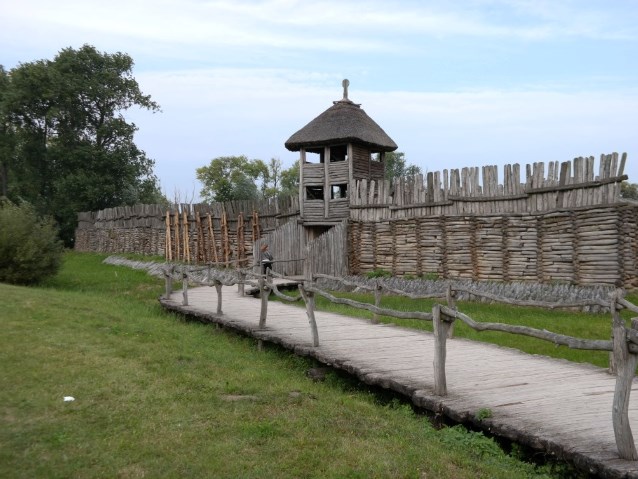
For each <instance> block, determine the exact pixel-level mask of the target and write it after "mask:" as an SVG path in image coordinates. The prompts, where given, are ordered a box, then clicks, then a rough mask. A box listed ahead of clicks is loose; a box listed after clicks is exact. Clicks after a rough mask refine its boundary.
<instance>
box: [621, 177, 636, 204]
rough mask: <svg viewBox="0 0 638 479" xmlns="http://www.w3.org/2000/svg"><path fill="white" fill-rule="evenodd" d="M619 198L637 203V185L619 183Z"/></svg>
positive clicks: (625, 182)
mask: <svg viewBox="0 0 638 479" xmlns="http://www.w3.org/2000/svg"><path fill="white" fill-rule="evenodd" d="M620 197H621V198H624V199H626V200H637V201H638V183H629V182H628V181H623V182H622V183H620Z"/></svg>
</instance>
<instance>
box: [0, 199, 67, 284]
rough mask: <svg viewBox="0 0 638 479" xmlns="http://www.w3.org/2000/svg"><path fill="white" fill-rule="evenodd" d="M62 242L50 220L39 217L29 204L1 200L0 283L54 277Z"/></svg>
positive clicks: (36, 280)
mask: <svg viewBox="0 0 638 479" xmlns="http://www.w3.org/2000/svg"><path fill="white" fill-rule="evenodd" d="M61 260H62V243H61V242H60V240H59V239H58V234H57V230H56V228H55V225H54V224H53V221H52V220H51V219H48V218H40V217H38V215H37V214H36V213H35V210H34V209H33V207H32V206H31V205H29V204H28V203H23V204H21V205H19V206H18V205H15V204H13V203H11V202H9V201H6V200H4V201H2V200H1V199H0V282H3V283H13V284H23V285H29V284H35V283H38V282H40V281H42V280H43V279H45V278H47V277H49V276H53V275H54V274H55V273H56V272H57V271H58V268H59V267H60V262H61Z"/></svg>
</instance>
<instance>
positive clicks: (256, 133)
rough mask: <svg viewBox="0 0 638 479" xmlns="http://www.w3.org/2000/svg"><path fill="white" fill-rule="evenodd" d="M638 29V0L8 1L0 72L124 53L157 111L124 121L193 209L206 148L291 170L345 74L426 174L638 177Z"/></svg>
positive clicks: (1, 6) (0, 8)
mask: <svg viewBox="0 0 638 479" xmlns="http://www.w3.org/2000/svg"><path fill="white" fill-rule="evenodd" d="M636 25H638V1H637V0H520V1H516V0H456V1H454V2H450V1H447V0H433V1H427V0H424V1H417V0H402V1H392V2H389V1H377V0H362V1H357V0H326V1H308V0H306V1H301V0H299V1H298V0H265V1H242V0H219V1H214V0H213V1H207V0H180V1H169V0H110V1H109V2H105V1H96V0H58V1H55V2H51V1H50V0H46V1H45V0H21V1H19V2H17V1H15V0H0V64H1V65H3V66H4V67H5V68H6V69H11V68H13V67H15V66H17V65H18V64H19V63H27V62H31V61H36V60H40V59H53V58H54V57H55V55H56V54H57V53H58V52H59V51H60V50H62V49H63V48H68V47H72V48H76V49H78V48H80V47H81V46H82V45H84V44H89V45H93V46H94V47H96V48H97V49H98V50H100V51H101V52H105V53H115V52H123V53H127V54H128V55H130V56H131V57H132V58H133V60H134V61H135V67H134V70H133V75H134V77H135V78H136V79H137V81H138V83H139V84H140V87H141V89H142V91H143V92H144V93H146V94H150V95H151V97H152V99H153V100H155V101H156V102H158V103H159V104H160V106H161V109H162V111H161V112H160V113H155V114H151V113H149V112H146V111H144V110H137V109H134V110H129V111H128V112H126V114H125V116H126V118H127V119H129V120H130V121H132V122H134V123H135V124H136V125H137V127H138V128H139V131H138V132H137V134H136V144H137V145H138V146H139V147H140V148H141V149H143V150H144V151H145V152H146V153H147V155H148V156H149V157H150V158H152V159H154V160H155V174H156V175H157V176H158V178H159V180H160V182H161V187H162V190H163V191H164V193H165V194H166V195H167V196H168V198H169V199H179V200H180V201H185V202H191V201H195V202H196V201H198V200H199V192H200V190H201V188H202V185H201V184H200V183H199V182H198V181H197V179H196V169H197V168H199V167H202V166H206V165H208V164H209V163H210V161H211V160H212V159H213V158H216V157H220V156H231V155H246V156H247V157H248V158H250V159H256V158H259V159H262V160H264V161H268V160H270V159H271V158H278V159H280V160H281V162H282V164H283V166H284V167H289V166H291V165H292V164H293V162H294V161H295V160H297V159H298V157H299V154H298V153H297V152H290V151H288V150H286V148H285V147H284V143H285V142H286V140H287V139H288V138H289V137H290V136H291V135H292V134H293V133H295V132H296V131H297V130H299V129H300V128H302V127H304V126H305V125H306V124H307V123H308V122H310V121H311V120H312V119H314V118H315V117H316V116H318V115H319V114H320V113H322V112H323V111H325V110H326V109H327V108H329V107H330V106H332V102H333V101H334V100H339V99H341V97H342V96H343V90H342V86H341V82H342V80H343V79H344V78H347V79H349V81H350V87H349V98H350V99H351V100H353V101H354V102H355V103H359V104H361V107H362V108H363V109H364V110H365V111H366V113H367V114H368V115H369V116H370V117H371V118H372V119H373V120H375V121H376V122H377V123H378V124H379V125H380V126H381V127H382V128H383V129H384V130H385V131H386V133H388V135H389V136H390V137H391V138H392V139H393V140H394V141H395V143H397V145H398V146H399V148H398V150H397V151H400V152H403V153H404V154H405V158H406V160H407V162H408V163H409V164H415V165H417V166H419V167H421V169H422V170H423V171H424V172H425V171H441V170H443V169H445V168H447V169H450V168H462V167H467V166H479V167H480V166H484V165H499V171H500V172H501V173H502V168H501V166H502V165H505V164H513V163H520V164H521V165H525V164H530V163H534V162H537V161H543V162H549V161H567V160H571V159H573V158H575V157H578V156H595V157H596V159H597V161H596V165H597V164H598V158H599V157H600V155H601V154H608V153H612V152H619V153H622V152H627V154H628V161H627V165H626V167H625V173H626V174H628V175H629V181H632V182H638V127H637V125H638V28H636ZM523 181H524V179H523Z"/></svg>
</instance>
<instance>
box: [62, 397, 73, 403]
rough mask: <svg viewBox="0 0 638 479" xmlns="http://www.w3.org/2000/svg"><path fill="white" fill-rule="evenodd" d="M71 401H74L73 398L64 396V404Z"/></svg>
mask: <svg viewBox="0 0 638 479" xmlns="http://www.w3.org/2000/svg"><path fill="white" fill-rule="evenodd" d="M71 401H75V398H74V397H73V396H64V402H71Z"/></svg>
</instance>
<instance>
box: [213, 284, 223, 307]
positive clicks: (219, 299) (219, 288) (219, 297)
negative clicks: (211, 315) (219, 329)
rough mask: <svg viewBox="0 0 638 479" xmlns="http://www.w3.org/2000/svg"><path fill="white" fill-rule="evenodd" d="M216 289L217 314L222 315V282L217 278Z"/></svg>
mask: <svg viewBox="0 0 638 479" xmlns="http://www.w3.org/2000/svg"><path fill="white" fill-rule="evenodd" d="M214 284H215V289H216V290H217V314H218V315H220V316H221V315H222V314H224V313H223V312H222V283H221V281H219V280H215V282H214Z"/></svg>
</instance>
